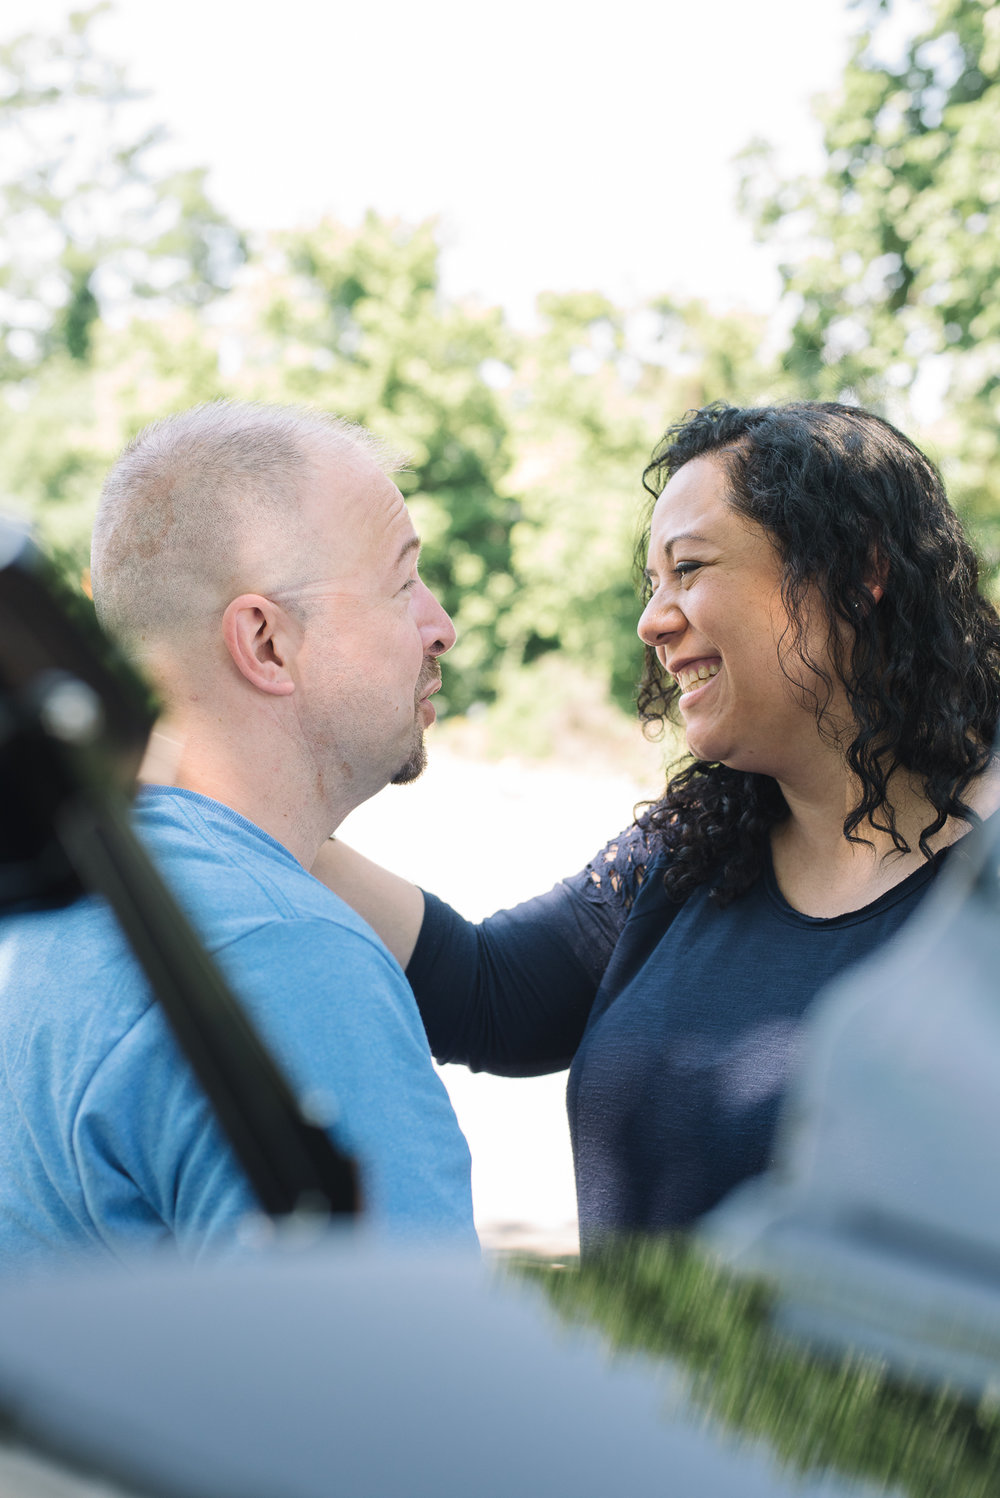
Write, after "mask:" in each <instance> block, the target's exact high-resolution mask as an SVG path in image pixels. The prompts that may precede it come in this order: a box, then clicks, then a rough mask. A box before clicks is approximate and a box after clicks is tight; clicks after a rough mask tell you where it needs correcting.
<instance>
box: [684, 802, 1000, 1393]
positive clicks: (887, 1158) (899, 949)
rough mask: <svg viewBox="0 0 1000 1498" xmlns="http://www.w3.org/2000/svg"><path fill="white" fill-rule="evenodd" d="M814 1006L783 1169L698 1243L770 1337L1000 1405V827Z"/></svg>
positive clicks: (745, 1192)
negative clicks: (850, 1356)
mask: <svg viewBox="0 0 1000 1498" xmlns="http://www.w3.org/2000/svg"><path fill="white" fill-rule="evenodd" d="M967 844H968V847H967V849H966V850H963V851H962V852H961V853H958V854H955V855H954V856H952V858H951V859H950V860H949V862H948V867H947V869H946V871H945V873H944V874H943V875H942V877H941V880H940V886H939V888H938V889H937V890H936V891H935V892H934V893H933V894H932V895H931V896H930V898H928V900H927V902H926V904H925V906H924V908H923V909H922V910H921V912H920V916H919V919H917V920H914V921H911V923H910V924H909V925H908V926H907V927H906V928H905V929H904V931H903V932H902V933H901V935H900V936H899V937H898V938H897V940H896V941H895V942H894V943H892V944H891V945H890V946H889V947H887V948H886V950H885V951H883V952H881V953H880V954H879V955H878V956H877V957H876V958H874V959H872V960H870V961H868V962H866V963H865V964H864V965H863V966H862V967H860V968H859V969H857V970H856V971H854V972H852V973H850V974H849V975H848V976H846V977H844V978H842V979H840V980H839V981H838V982H837V983H836V984H834V985H832V986H831V988H830V989H829V990H828V991H827V993H826V994H825V995H824V996H823V997H822V998H821V999H820V1000H819V1001H818V1004H817V1008H816V1011H815V1015H814V1018H813V1021H812V1024H811V1026H810V1028H809V1030H808V1031H807V1034H806V1039H805V1048H804V1052H803V1061H802V1065H801V1066H800V1068H799V1071H798V1073H797V1079H796V1083H795V1086H794V1088H793V1090H792V1092H791V1094H790V1096H789V1101H788V1104H787V1107H786V1112H785V1120H784V1126H783V1133H782V1136H781V1139H780V1143H779V1148H778V1156H777V1163H776V1166H775V1168H774V1169H773V1170H772V1171H771V1172H769V1173H768V1174H767V1175H765V1176H762V1177H758V1178H757V1179H755V1180H753V1181H749V1182H747V1183H746V1185H745V1186H744V1187H742V1188H740V1189H739V1190H738V1191H736V1192H734V1193H733V1194H732V1195H731V1196H730V1197H729V1198H727V1200H726V1201H725V1202H724V1203H722V1205H721V1206H720V1207H719V1208H717V1209H716V1211H715V1212H714V1213H713V1214H712V1215H711V1216H710V1217H709V1218H708V1219H707V1220H706V1227H705V1230H704V1238H705V1239H706V1240H707V1241H708V1242H709V1243H710V1244H712V1245H713V1246H714V1247H715V1248H716V1249H718V1250H719V1251H720V1252H721V1253H722V1255H723V1257H724V1258H725V1259H726V1260H727V1261H728V1262H729V1263H731V1264H732V1265H734V1266H735V1267H737V1268H738V1269H740V1270H743V1271H750V1272H753V1273H759V1274H763V1275H765V1276H766V1278H767V1279H768V1280H770V1281H771V1282H772V1283H773V1284H775V1285H776V1287H777V1290H778V1324H779V1325H780V1326H781V1327H782V1328H783V1329H785V1330H787V1331H790V1332H793V1333H795V1334H796V1335H804V1336H807V1337H808V1338H809V1339H810V1340H816V1341H819V1342H822V1343H826V1344H828V1345H830V1346H831V1347H835V1348H843V1347H845V1346H852V1347H860V1348H867V1349H870V1350H871V1351H873V1352H875V1353H877V1354H878V1355H879V1356H880V1357H882V1358H884V1359H886V1360H887V1361H888V1362H889V1364H890V1366H892V1367H893V1368H895V1369H897V1370H900V1371H903V1372H906V1373H907V1374H909V1375H911V1376H917V1377H922V1378H924V1379H926V1380H929V1381H931V1382H933V1383H935V1384H936V1383H948V1384H953V1385H956V1386H958V1387H960V1388H963V1389H965V1390H967V1391H968V1392H969V1393H971V1394H980V1393H985V1394H989V1395H990V1396H991V1397H992V1398H996V1397H997V1396H998V1395H1000V1193H998V1191H997V1156H998V1143H997V1141H998V1139H1000V1084H998V1078H1000V879H998V873H1000V814H994V816H993V817H991V818H990V819H989V820H988V821H987V822H986V823H985V824H984V825H983V826H982V827H981V828H979V829H978V830H977V831H976V832H975V833H974V834H973V836H971V837H970V838H968V839H967Z"/></svg>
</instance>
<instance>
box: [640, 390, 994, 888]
mask: <svg viewBox="0 0 1000 1498" xmlns="http://www.w3.org/2000/svg"><path fill="white" fill-rule="evenodd" d="M703 456H710V457H712V458H714V459H715V460H716V461H718V462H719V463H720V464H721V465H722V466H723V467H724V470H725V473H726V476H727V479H728V486H729V494H728V500H729V503H730V504H731V505H732V507H733V509H734V510H737V511H738V512H739V513H740V514H742V515H745V516H746V517H747V518H748V519H750V520H753V521H755V522H756V523H757V524H758V525H760V526H762V527H763V529H764V530H765V531H766V532H767V534H768V536H769V537H770V538H771V540H772V541H773V543H774V544H775V546H776V547H777V550H778V553H779V555H780V557H781V559H782V562H783V576H782V585H781V587H782V597H783V599H784V603H785V606H786V609H787V611H788V616H789V619H790V620H791V633H790V638H789V640H788V642H787V643H788V647H789V649H791V650H794V651H796V652H797V654H798V656H799V658H800V659H802V660H805V661H806V664H807V665H809V666H810V668H811V670H812V671H813V672H814V673H815V676H816V679H817V681H818V683H819V684H820V685H819V689H818V690H817V691H816V693H815V694H814V695H815V712H816V718H817V723H818V725H819V728H820V731H821V732H824V731H828V730H827V728H826V725H825V712H826V708H827V705H828V703H829V698H830V692H831V689H832V687H833V685H834V683H833V682H832V681H831V679H830V677H829V674H828V673H825V672H824V671H823V670H822V669H821V668H818V667H817V664H816V662H814V661H811V660H809V659H808V657H807V656H806V654H805V651H804V648H803V644H802V626H803V622H804V611H803V608H802V604H803V599H804V596H805V594H806V591H807V590H809V589H813V588H815V589H818V591H819V594H820V596H821V597H822V599H823V601H824V603H825V605H826V610H827V618H828V621H829V632H828V646H829V650H830V659H831V661H832V663H833V668H834V670H835V671H836V673H837V676H838V677H839V678H840V682H841V683H842V684H843V686H844V688H845V689H846V693H847V698H848V701H849V703H850V706H851V709H852V712H853V718H854V724H855V725H856V729H857V732H856V735H855V737H854V739H853V741H852V742H851V743H850V744H849V745H848V746H846V750H845V753H846V760H847V764H848V765H849V766H850V768H851V769H852V770H853V771H854V773H855V774H856V776H857V778H858V784H859V786H860V791H861V794H860V799H859V800H858V803H857V805H856V806H855V807H854V808H853V809H852V811H851V813H850V815H849V816H848V817H847V818H846V820H845V822H844V835H845V837H847V838H849V839H851V840H852V841H855V842H862V841H864V838H863V836H862V835H861V833H859V830H858V829H859V828H862V827H863V824H868V825H870V826H871V827H872V828H875V829H877V830H879V831H882V832H886V833H888V834H889V835H890V837H891V838H892V841H893V843H894V845H895V847H896V848H897V849H899V850H900V851H901V852H908V851H909V844H908V843H907V841H906V839H905V838H904V837H903V836H902V834H901V833H900V831H899V829H898V828H897V826H896V821H895V816H894V813H893V808H892V805H891V803H890V802H889V799H888V788H889V777H890V775H891V774H892V772H893V771H894V770H895V769H897V768H900V767H901V768H904V769H906V770H907V771H910V772H911V773H913V774H915V775H917V776H919V777H921V779H922V781H923V785H924V789H925V794H926V796H927V798H928V800H929V801H930V803H931V805H932V806H933V808H934V811H935V816H934V819H933V820H932V821H931V822H930V823H929V824H928V826H926V827H925V828H924V829H923V831H922V833H921V835H920V842H919V846H920V849H921V851H922V853H923V854H924V856H925V857H928V858H929V857H930V847H929V842H930V839H931V838H932V837H933V836H934V834H935V833H936V832H938V831H939V830H940V829H941V828H942V827H943V826H944V824H945V822H946V821H947V819H948V818H949V817H962V818H966V819H971V820H975V817H974V814H973V813H972V812H971V811H970V809H969V807H967V806H966V804H965V802H964V801H963V799H962V798H963V795H964V793H965V791H966V790H967V789H968V786H969V784H970V782H971V781H972V780H973V779H974V778H975V777H976V776H977V775H978V774H979V773H980V772H981V771H982V770H983V769H985V767H986V765H987V764H988V763H989V761H990V758H991V750H992V745H993V741H994V738H995V736H996V731H997V722H998V719H1000V620H998V618H997V614H996V611H995V610H994V608H993V607H992V605H991V604H989V603H988V602H987V601H986V600H985V599H984V598H982V597H981V596H980V594H979V591H978V576H979V569H978V564H977V561H976V556H975V553H974V551H973V549H972V547H971V546H970V544H969V542H968V541H967V539H966V537H965V535H964V533H963V531H962V527H961V525H960V523H959V521H958V518H957V516H956V515H955V512H954V511H953V510H952V508H951V506H950V505H949V503H948V500H947V498H946V496H945V492H944V488H943V485H942V483H941V479H940V476H939V475H938V472H937V470H936V469H935V468H934V466H933V464H932V463H931V462H929V460H928V459H927V458H926V457H925V456H924V454H923V453H922V452H920V450H919V448H917V447H915V446H914V444H913V443H912V442H910V441H909V439H908V438H906V437H904V436H903V434H902V433H901V432H899V431H897V430H896V428H895V427H893V426H890V424H889V423H888V422H887V421H883V420H882V419H881V418H880V417H878V416H875V415H873V414H872V413H871V412H870V411H863V410H860V409H858V408H857V407H854V406H841V405H837V404H834V403H832V402H830V403H828V402H811V401H803V402H799V403H795V404H790V405H785V406H760V407H747V408H740V407H734V406H727V405H724V404H715V405H711V406H705V407H703V408H702V409H701V410H699V411H693V412H689V413H688V415H687V416H686V417H685V419H684V420H683V421H682V422H680V423H678V425H676V426H673V427H671V428H670V430H669V431H668V432H667V433H666V435H665V436H664V438H663V440H662V441H661V442H660V443H659V444H658V446H657V447H656V449H655V451H654V453H653V456H652V459H651V461H650V463H649V464H648V466H647V468H646V470H645V473H644V475H643V484H644V487H645V488H646V490H647V491H648V493H649V494H650V495H652V496H653V498H654V501H655V499H656V497H657V496H658V495H659V494H660V492H661V490H662V489H663V487H664V485H665V484H666V482H667V481H668V480H669V479H670V478H671V477H672V476H673V475H674V474H675V473H676V472H677V471H678V469H680V468H682V467H683V465H684V464H685V463H688V462H690V461H691V459H692V458H697V457H703ZM645 541H646V543H648V528H647V533H646V537H645ZM875 570H877V572H878V575H879V576H880V577H883V578H884V579H885V592H884V596H883V597H882V598H881V600H880V602H879V604H878V607H877V608H876V607H874V599H873V596H872V593H871V592H870V590H869V587H868V581H869V580H871V579H872V576H873V572H874V571H875ZM824 686H825V688H826V691H825V692H824V690H823V687H824ZM678 695H679V688H678V686H677V683H676V682H675V681H674V680H673V678H672V677H671V676H670V675H669V674H668V673H667V672H665V671H664V670H663V669H662V668H661V666H660V664H659V662H658V660H657V659H656V655H655V653H654V651H653V650H652V649H651V648H649V647H647V649H646V662H645V668H644V671H643V676H642V680H641V682H640V686H639V697H638V706H639V715H640V718H641V719H642V721H643V723H644V725H648V724H653V723H659V724H661V725H662V723H663V721H664V719H665V718H667V717H668V716H672V712H673V708H674V704H675V702H676V699H677V697H678ZM787 815H788V807H787V805H786V803H785V799H784V797H783V796H782V794H781V791H780V789H779V787H778V784H777V782H776V781H775V780H772V779H771V778H770V777H769V776H765V775H755V774H749V773H745V772H743V771H739V770H732V769H729V768H728V767H727V766H726V765H722V764H715V763H711V762H709V761H705V760H694V761H689V762H687V763H686V764H684V766H683V768H681V769H680V770H679V771H678V772H677V773H675V774H674V775H673V776H672V777H671V779H670V780H669V781H668V784H667V789H666V793H665V795H664V797H663V799H662V800H661V801H658V802H657V803H655V805H653V806H651V807H650V808H649V809H647V810H646V811H645V812H644V813H643V816H642V818H641V821H642V824H643V825H644V826H645V827H647V828H648V829H649V831H650V833H651V834H652V840H653V843H654V845H658V846H660V847H666V848H667V849H668V850H669V851H670V854H671V858H670V862H669V865H668V870H667V873H666V876H665V880H664V882H665V885H666V888H667V892H668V893H669V894H670V895H671V896H672V898H674V899H677V900H681V899H685V898H686V897H687V896H688V895H689V894H690V893H691V891H692V890H693V889H694V888H696V887H697V886H698V885H700V884H704V883H706V882H708V881H711V884H712V896H713V898H715V899H716V900H717V901H719V902H720V903H728V902H729V901H731V900H733V899H735V898H736V897H737V896H739V895H741V894H743V893H744V892H745V891H746V890H747V889H749V887H750V886H751V885H752V884H753V883H754V881H755V880H756V879H757V878H758V876H759V875H760V873H761V871H762V868H763V865H764V862H765V858H766V850H767V842H768V838H767V834H768V832H769V830H770V828H771V827H773V826H774V825H775V824H776V823H778V822H780V821H782V820H783V819H784V818H785V817H786V816H787Z"/></svg>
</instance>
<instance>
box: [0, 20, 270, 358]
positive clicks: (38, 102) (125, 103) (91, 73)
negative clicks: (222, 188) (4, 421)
mask: <svg viewBox="0 0 1000 1498" xmlns="http://www.w3.org/2000/svg"><path fill="white" fill-rule="evenodd" d="M106 9H107V6H105V5H98V6H95V7H92V8H91V9H89V10H82V11H77V12H75V13H74V14H73V15H71V16H70V18H69V22H68V26H67V29H66V31H65V32H63V33H61V34H59V35H55V36H43V35H36V34H32V33H27V34H25V35H22V36H19V37H17V38H16V39H15V40H14V41H12V42H8V43H7V44H6V45H5V46H3V47H0V163H2V168H0V225H2V238H0V381H11V380H18V379H21V378H24V377H25V376H30V375H33V374H35V373H36V372H37V371H38V369H39V368H40V367H41V366H42V364H44V362H45V361H46V360H47V359H50V358H52V357H55V356H59V355H63V356H65V357H68V358H69V359H71V360H74V361H76V362H85V361H86V360H87V359H88V358H89V357H90V353H91V348H92V342H93V334H94V329H95V326H96V324H97V322H98V321H99V319H100V318H101V317H102V316H104V315H106V314H107V312H108V311H109V309H113V310H114V311H115V313H116V315H117V317H118V318H119V319H121V318H122V317H123V316H124V315H125V314H127V313H129V312H134V311H135V310H136V309H137V307H138V306H141V305H143V304H145V305H146V306H147V307H152V308H156V309H162V308H163V307H164V306H165V305H176V304H182V305H185V304H186V305H193V306H202V305H204V304H205V303H206V302H207V301H209V300H211V299H212V298H213V297H215V296H216V295H217V294H218V293H219V292H220V291H222V290H224V289H225V288H226V287H227V286H228V285H229V282H230V279H231V276H232V273H233V270H234V269H235V267H236V266H237V265H238V264H239V263H240V262H241V260H242V259H243V257H244V254H245V249H244V245H243V241H242V238H241V236H240V234H239V233H238V232H237V231H236V230H235V229H234V228H233V226H232V225H231V224H230V223H229V222H228V220H227V219H226V218H225V217H224V216H223V215H222V214H221V213H220V212H219V211H218V210H217V209H216V208H215V207H214V205H213V204H212V203H211V201H210V199H209V198H208V196H207V193H206V190H205V173H204V171H201V170H190V171H179V172H178V171H168V172H161V171H158V169H157V167H156V163H155V156H156V150H157V148H158V147H159V146H160V145H161V144H162V142H163V140H164V132H163V131H162V130H160V129H157V128H153V129H150V128H148V127H145V128H144V127H142V126H141V124H140V123H139V122H138V121H137V120H136V119H135V118H134V116H133V113H130V111H133V110H134V106H135V105H136V103H137V101H138V99H139V96H138V95H137V94H136V93H135V92H134V91H133V90H132V89H130V88H129V87H128V85H127V83H126V81H125V79H124V77H123V75H122V72H121V69H120V68H119V67H118V66H116V65H115V64H114V63H113V62H111V61H109V59H108V58H107V57H105V56H104V55H103V53H102V52H101V50H100V48H99V47H98V45H97V44H96V42H95V38H94V28H95V25H96V23H97V22H98V20H99V18H100V15H101V14H102V12H103V11H105V10H106Z"/></svg>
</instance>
